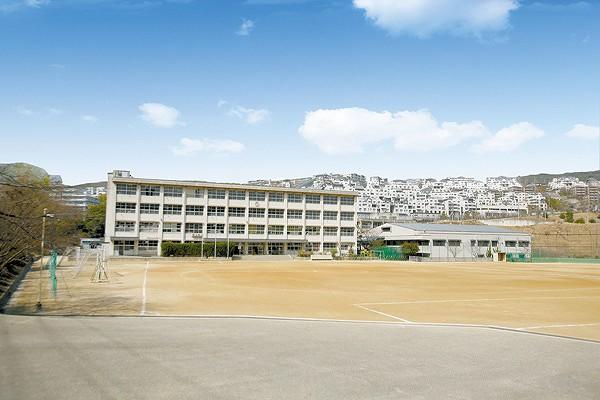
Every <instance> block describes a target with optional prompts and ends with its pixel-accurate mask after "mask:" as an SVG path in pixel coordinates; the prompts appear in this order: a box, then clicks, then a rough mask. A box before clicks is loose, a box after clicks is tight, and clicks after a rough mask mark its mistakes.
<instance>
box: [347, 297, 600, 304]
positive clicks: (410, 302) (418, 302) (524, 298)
mask: <svg viewBox="0 0 600 400" xmlns="http://www.w3.org/2000/svg"><path fill="white" fill-rule="evenodd" d="M598 297H600V296H562V297H561V296H555V297H504V298H483V299H457V300H415V301H390V302H384V303H359V304H357V305H368V306H369V305H371V306H377V305H381V306H384V305H394V304H429V303H463V302H471V301H508V300H563V299H594V298H598Z"/></svg>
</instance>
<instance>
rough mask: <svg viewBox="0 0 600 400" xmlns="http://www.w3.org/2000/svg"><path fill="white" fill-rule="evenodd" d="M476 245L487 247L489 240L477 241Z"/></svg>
mask: <svg viewBox="0 0 600 400" xmlns="http://www.w3.org/2000/svg"><path fill="white" fill-rule="evenodd" d="M477 244H478V245H479V247H489V246H490V241H489V240H479V241H478V242H477Z"/></svg>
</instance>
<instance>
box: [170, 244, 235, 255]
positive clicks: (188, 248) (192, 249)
mask: <svg viewBox="0 0 600 400" xmlns="http://www.w3.org/2000/svg"><path fill="white" fill-rule="evenodd" d="M216 247H217V257H226V256H229V257H231V256H232V255H233V254H236V253H237V243H234V242H229V255H227V242H217V246H216ZM160 253H161V255H162V256H163V257H200V256H202V255H204V257H214V256H215V243H214V242H212V243H209V242H207V243H204V251H203V250H202V243H173V242H162V243H161V246H160Z"/></svg>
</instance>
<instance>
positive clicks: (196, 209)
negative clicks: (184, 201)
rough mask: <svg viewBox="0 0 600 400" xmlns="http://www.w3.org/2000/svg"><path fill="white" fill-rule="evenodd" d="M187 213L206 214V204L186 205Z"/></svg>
mask: <svg viewBox="0 0 600 400" xmlns="http://www.w3.org/2000/svg"><path fill="white" fill-rule="evenodd" d="M185 214H186V215H204V206H185Z"/></svg>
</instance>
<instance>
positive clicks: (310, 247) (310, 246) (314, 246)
mask: <svg viewBox="0 0 600 400" xmlns="http://www.w3.org/2000/svg"><path fill="white" fill-rule="evenodd" d="M305 249H306V250H307V251H320V250H321V244H320V243H318V242H310V243H306V246H305Z"/></svg>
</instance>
